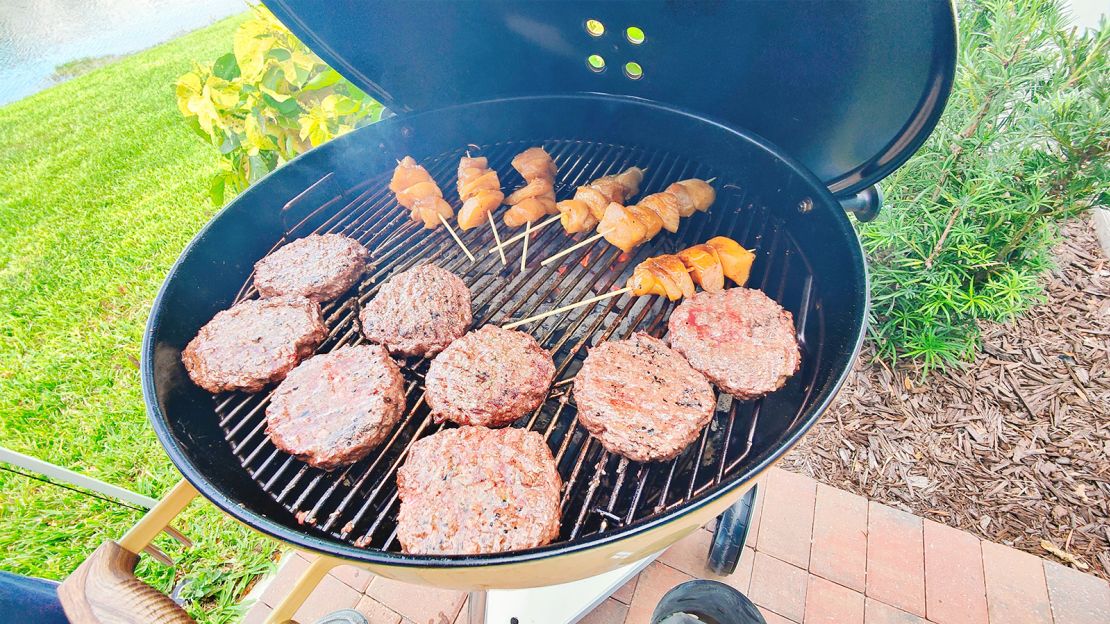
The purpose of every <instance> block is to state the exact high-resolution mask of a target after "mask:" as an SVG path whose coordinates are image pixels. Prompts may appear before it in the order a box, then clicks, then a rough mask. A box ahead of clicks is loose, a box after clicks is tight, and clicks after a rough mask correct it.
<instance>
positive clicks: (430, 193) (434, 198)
mask: <svg viewBox="0 0 1110 624" xmlns="http://www.w3.org/2000/svg"><path fill="white" fill-rule="evenodd" d="M389 190H391V191H393V192H394V193H396V194H397V203H398V204H401V205H402V206H404V207H405V208H408V209H409V210H410V211H411V213H410V215H409V216H410V217H412V220H413V221H416V222H417V223H421V222H423V223H424V227H425V228H427V229H429V230H433V229H435V228H437V227H439V225H440V219H439V218H440V216H442V217H443V218H444V219H450V218H451V217H453V216H455V211H454V210H452V209H451V204H448V203H447V201H446V200H444V199H443V191H441V190H440V189H439V185H437V184H436V181H435V180H433V179H432V176H430V175H428V170H427V169H425V168H424V167H421V166H420V165H418V164H417V163H416V161H415V160H413V158H412V156H405V157H404V158H403V159H401V161H400V162H398V163H397V168H396V169H394V170H393V178H392V179H391V180H390V181H389Z"/></svg>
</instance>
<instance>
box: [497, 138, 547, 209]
mask: <svg viewBox="0 0 1110 624" xmlns="http://www.w3.org/2000/svg"><path fill="white" fill-rule="evenodd" d="M513 169H516V170H517V171H519V172H520V175H521V177H523V178H524V180H525V182H526V183H527V184H525V185H524V186H523V187H521V188H519V189H517V190H516V191H514V192H513V193H512V194H510V195H509V196H508V197H506V198H505V203H506V204H508V205H509V206H512V207H511V208H509V209H508V210H506V211H505V215H504V216H503V217H502V219H503V220H504V221H505V225H506V226H508V227H511V228H516V227H520V226H522V225H524V224H525V223H528V222H529V221H535V220H537V219H539V218H540V217H542V216H544V215H546V214H555V213H556V212H558V211H559V210H558V209H557V208H556V207H555V172H556V169H555V161H554V160H552V159H551V156H550V155H549V154H548V153H547V152H545V151H544V149H543V148H542V147H530V148H528V149H526V150H524V151H523V152H521V153H519V154H517V155H516V157H515V158H513Z"/></svg>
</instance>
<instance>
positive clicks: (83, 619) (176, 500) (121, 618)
mask: <svg viewBox="0 0 1110 624" xmlns="http://www.w3.org/2000/svg"><path fill="white" fill-rule="evenodd" d="M196 495H197V491H196V489H194V488H193V486H192V485H190V484H189V482H188V481H185V480H184V479H182V480H181V482H180V483H178V484H177V485H176V486H174V488H173V489H172V490H170V493H169V494H167V495H166V496H165V497H164V498H163V499H162V500H161V501H160V502H159V503H158V504H157V505H155V506H154V507H153V508H151V510H150V511H149V512H147V514H146V515H145V516H143V518H142V520H140V521H139V522H138V524H136V525H135V526H134V527H132V528H131V530H130V531H128V532H127V534H126V535H124V536H123V537H122V538H121V539H120V540H119V542H116V541H113V540H106V541H105V542H104V543H103V544H101V545H100V547H99V548H97V549H96V551H95V552H93V554H92V555H91V556H90V557H89V558H88V559H86V560H85V561H84V562H82V563H81V565H80V566H78V567H77V569H76V570H74V571H73V573H72V574H70V575H69V576H68V577H66V580H65V581H63V582H62V584H61V585H60V586H59V587H58V598H59V600H60V601H61V603H62V608H63V609H65V613H66V617H68V618H69V620H70V622H73V623H74V624H108V623H112V624H117V623H118V624H145V623H147V622H165V623H168V624H194V620H193V618H191V617H189V614H188V613H186V612H185V610H184V609H182V608H181V607H180V606H178V604H177V603H175V602H174V601H173V600H171V599H170V598H169V596H166V595H165V594H163V593H162V592H160V591H158V590H157V589H154V588H153V587H151V586H150V585H147V584H146V583H143V582H142V581H140V580H139V579H137V578H135V566H136V565H137V564H138V562H139V555H138V553H139V552H141V551H142V550H143V549H144V548H146V547H147V546H148V545H149V544H150V542H151V541H152V540H153V539H154V537H155V536H156V535H158V533H159V532H161V531H162V530H163V529H165V528H166V527H167V526H168V525H169V523H170V521H171V520H173V518H174V517H175V516H177V514H179V513H181V510H183V509H185V507H186V506H188V505H189V502H190V501H192V500H193V498H195V497H196Z"/></svg>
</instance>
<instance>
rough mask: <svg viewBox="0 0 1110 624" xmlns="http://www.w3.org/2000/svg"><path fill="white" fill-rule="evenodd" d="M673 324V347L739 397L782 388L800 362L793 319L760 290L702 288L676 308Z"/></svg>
mask: <svg viewBox="0 0 1110 624" xmlns="http://www.w3.org/2000/svg"><path fill="white" fill-rule="evenodd" d="M668 326H669V329H670V333H669V334H668V338H669V340H670V343H671V346H672V347H674V348H675V350H677V351H678V352H680V353H682V355H684V356H686V359H687V360H689V361H690V364H691V365H692V366H693V367H694V368H696V369H698V370H699V371H701V372H702V373H704V374H705V376H706V377H708V378H709V380H710V381H712V382H713V383H715V384H717V387H719V388H720V389H721V390H724V391H725V392H727V393H729V394H731V395H732V396H734V397H736V398H738V399H755V398H758V397H761V396H763V395H765V394H767V393H768V392H773V391H775V390H778V389H779V388H781V387H782V385H783V384H784V383H786V380H787V378H789V377H790V376H791V375H793V374H794V373H796V372H797V371H798V366H799V365H800V363H801V359H802V356H801V353H800V352H799V350H798V341H797V338H796V337H795V331H794V317H793V316H791V315H790V313H789V312H787V311H786V310H784V309H782V306H780V305H779V304H777V303H775V301H774V300H772V299H771V298H770V297H768V296H767V295H765V294H763V293H762V292H760V291H758V290H752V289H750V288H729V289H727V290H722V291H719V292H715V293H711V292H699V293H698V294H696V295H694V296H693V297H690V298H689V299H686V300H685V301H683V302H682V304H681V305H679V306H678V307H677V308H675V310H674V312H672V313H671V318H670V321H669V322H668Z"/></svg>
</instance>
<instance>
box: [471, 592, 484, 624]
mask: <svg viewBox="0 0 1110 624" xmlns="http://www.w3.org/2000/svg"><path fill="white" fill-rule="evenodd" d="M466 604H467V607H466V624H486V592H485V590H483V591H472V592H470V594H469V596H468V597H467V599H466Z"/></svg>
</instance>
